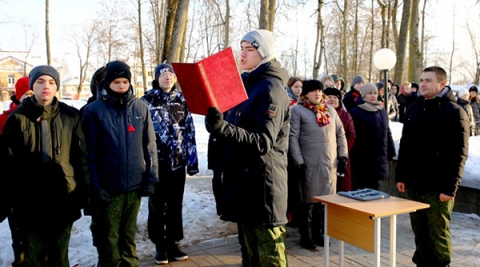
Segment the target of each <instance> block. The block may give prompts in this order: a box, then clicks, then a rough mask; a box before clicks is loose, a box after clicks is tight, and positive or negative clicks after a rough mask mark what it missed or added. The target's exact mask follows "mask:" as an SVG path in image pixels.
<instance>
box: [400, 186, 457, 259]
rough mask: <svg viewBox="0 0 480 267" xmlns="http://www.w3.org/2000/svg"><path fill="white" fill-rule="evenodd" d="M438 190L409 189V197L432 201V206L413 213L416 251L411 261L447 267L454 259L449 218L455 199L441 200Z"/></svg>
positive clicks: (411, 219)
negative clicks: (436, 191) (434, 191)
mask: <svg viewBox="0 0 480 267" xmlns="http://www.w3.org/2000/svg"><path fill="white" fill-rule="evenodd" d="M439 196H440V194H439V193H430V192H427V193H425V192H415V191H412V190H407V198H408V199H411V200H414V201H419V202H423V203H427V204H430V208H428V209H422V210H418V211H416V212H412V213H410V222H411V225H412V230H413V233H414V235H415V245H416V250H415V253H414V254H413V258H412V261H413V262H414V263H415V264H416V265H417V266H419V267H420V266H428V267H447V266H450V261H451V258H452V238H451V235H450V220H451V219H452V210H453V206H454V204H455V202H454V201H453V200H449V201H446V202H440V197H439Z"/></svg>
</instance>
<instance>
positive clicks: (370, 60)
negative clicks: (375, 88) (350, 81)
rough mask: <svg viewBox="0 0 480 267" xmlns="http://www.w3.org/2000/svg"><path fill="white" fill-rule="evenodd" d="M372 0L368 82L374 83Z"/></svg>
mask: <svg viewBox="0 0 480 267" xmlns="http://www.w3.org/2000/svg"><path fill="white" fill-rule="evenodd" d="M373 1H374V0H372V25H371V33H370V56H369V59H368V80H369V81H372V73H373V70H372V66H373V63H372V61H373V44H374V32H375V19H374V18H375V8H374V6H373Z"/></svg>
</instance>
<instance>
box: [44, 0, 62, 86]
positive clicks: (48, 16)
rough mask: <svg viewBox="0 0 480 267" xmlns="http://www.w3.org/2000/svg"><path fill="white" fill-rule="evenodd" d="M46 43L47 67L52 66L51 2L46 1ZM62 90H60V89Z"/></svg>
mask: <svg viewBox="0 0 480 267" xmlns="http://www.w3.org/2000/svg"><path fill="white" fill-rule="evenodd" d="M45 41H46V46H47V65H51V64H52V58H51V57H50V1H49V0H45ZM58 90H60V88H58Z"/></svg>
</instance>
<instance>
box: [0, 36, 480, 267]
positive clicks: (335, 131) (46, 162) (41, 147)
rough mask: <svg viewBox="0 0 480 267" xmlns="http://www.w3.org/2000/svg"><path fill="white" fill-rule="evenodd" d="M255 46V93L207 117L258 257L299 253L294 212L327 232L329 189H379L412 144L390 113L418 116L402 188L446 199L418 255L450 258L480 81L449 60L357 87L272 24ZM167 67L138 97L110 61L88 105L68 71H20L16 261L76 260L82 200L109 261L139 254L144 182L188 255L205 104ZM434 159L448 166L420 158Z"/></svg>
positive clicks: (310, 236) (153, 210) (420, 238)
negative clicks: (416, 76) (294, 70)
mask: <svg viewBox="0 0 480 267" xmlns="http://www.w3.org/2000/svg"><path fill="white" fill-rule="evenodd" d="M240 47H241V52H240V66H241V70H242V73H241V77H242V81H243V84H244V87H245V89H246V93H247V95H248V99H247V100H246V101H244V102H242V103H241V104H239V105H237V106H235V107H233V108H232V109H230V110H228V111H226V112H224V113H222V112H221V111H220V110H219V109H218V108H216V107H210V108H208V110H207V111H206V116H205V127H206V129H207V131H208V132H209V134H210V137H209V145H208V168H209V169H212V170H213V174H214V175H213V179H212V187H213V193H214V196H215V201H216V208H217V214H218V215H219V216H220V219H222V220H225V221H231V222H235V223H236V224H237V226H238V233H239V234H238V241H239V243H240V245H241V256H242V266H245V267H247V266H252V267H253V266H288V260H287V251H286V249H287V248H286V246H285V242H284V241H285V238H286V231H287V228H286V225H287V224H288V225H290V226H292V227H298V231H299V232H300V236H301V238H300V244H301V246H302V247H304V248H306V249H314V248H315V247H316V246H324V223H325V222H324V215H323V213H324V209H323V206H322V204H320V203H317V202H315V201H314V200H313V197H314V196H320V195H328V194H335V193H336V192H338V191H351V190H357V189H363V188H371V189H378V187H379V181H381V180H385V179H387V178H388V176H389V175H388V174H389V171H391V170H389V162H390V161H391V160H392V159H393V158H394V157H395V156H396V151H395V148H394V145H393V139H392V135H391V132H390V128H389V122H390V121H398V122H400V123H403V125H404V126H403V133H402V138H401V141H400V149H399V151H398V164H397V168H396V170H395V171H396V175H395V177H396V182H397V187H398V190H399V192H402V193H405V194H406V197H407V198H408V199H412V200H416V201H421V202H425V203H428V204H430V206H431V208H430V209H426V210H422V211H417V212H414V213H411V215H410V216H411V222H412V229H413V231H414V234H415V244H416V251H415V253H414V256H413V259H412V260H413V262H414V263H415V264H416V265H417V266H449V264H450V260H451V255H452V249H451V237H450V231H449V223H450V218H451V212H452V209H453V206H454V198H455V194H456V191H457V189H458V185H459V183H460V180H461V178H462V176H463V168H464V165H465V161H466V158H467V155H468V138H469V136H473V135H479V134H480V129H479V128H480V97H479V96H478V88H477V87H476V86H472V87H470V88H469V89H468V91H467V90H466V89H461V90H460V91H459V92H458V93H457V97H455V95H454V93H453V90H452V89H451V88H450V87H449V86H448V85H447V79H446V76H447V74H446V72H445V70H443V69H442V68H440V67H437V66H433V67H428V68H425V69H424V70H423V72H422V75H421V78H420V81H419V83H413V82H409V81H404V82H402V83H400V84H396V83H393V82H392V81H390V80H388V81H380V82H376V83H371V82H367V80H366V79H365V77H364V76H362V75H356V76H355V77H354V78H353V79H352V81H351V86H350V88H349V90H348V91H347V90H346V88H345V86H346V83H345V80H344V79H343V78H342V77H340V76H338V75H330V76H325V77H323V78H322V79H321V80H317V79H301V78H299V77H289V75H288V72H287V71H286V70H285V69H284V68H282V66H281V64H280V62H278V61H277V56H276V54H275V36H274V35H273V33H272V32H271V31H268V30H254V31H251V32H248V33H246V34H245V35H244V36H243V38H242V39H241V40H240ZM154 73H155V79H154V80H153V81H152V89H150V90H148V91H146V92H145V94H144V95H143V96H142V97H140V98H138V97H136V96H135V95H134V93H133V87H132V84H131V76H132V74H131V71H130V67H129V66H128V65H127V64H126V63H125V62H122V61H117V60H115V61H112V62H109V63H107V64H106V65H105V66H102V67H100V68H99V69H98V70H97V71H96V72H95V73H94V75H93V76H92V80H91V88H90V89H91V92H92V97H91V98H90V99H89V101H88V102H87V104H86V105H85V106H84V107H82V108H81V109H80V110H77V109H75V108H73V107H70V106H68V105H66V104H64V103H62V102H60V101H59V100H58V99H57V97H56V96H55V94H56V93H57V91H58V89H59V88H60V80H59V74H58V72H57V70H56V69H54V68H53V67H51V66H47V65H40V66H36V67H35V68H33V69H32V70H31V72H30V74H29V76H28V77H24V78H21V79H19V80H18V81H17V83H16V86H15V87H16V94H15V95H14V96H13V97H12V100H14V101H13V102H12V105H11V107H10V109H9V110H7V111H5V112H4V114H2V115H0V138H1V139H0V157H1V158H2V159H3V160H4V162H6V164H7V165H6V166H9V167H8V168H4V169H3V171H2V173H1V179H0V181H1V186H0V189H1V190H2V191H1V192H0V200H1V202H0V205H1V206H0V215H1V217H0V219H1V220H2V221H3V220H4V219H5V218H8V222H9V226H10V229H11V234H12V247H13V251H14V256H15V260H14V262H13V263H12V266H28V267H31V266H55V267H57V266H60V267H62V266H63V267H68V266H70V265H69V260H68V244H69V239H70V232H71V229H72V225H73V222H74V221H75V220H77V219H78V218H80V216H81V210H82V209H83V213H84V214H85V215H87V216H91V217H92V221H91V225H90V230H91V234H92V237H93V245H94V246H95V247H96V249H97V252H98V264H97V266H101V267H110V266H139V259H138V256H137V253H136V244H135V235H136V230H137V225H136V223H137V216H138V213H139V209H140V202H141V198H142V197H148V198H149V201H148V205H149V207H148V212H149V214H148V235H149V238H150V240H151V241H152V243H154V244H155V249H156V255H155V259H154V261H155V263H156V264H159V265H163V264H168V263H169V261H182V260H187V259H188V255H187V254H186V253H185V252H183V251H182V250H181V249H180V248H179V246H178V241H180V240H182V239H183V237H184V236H183V219H182V204H183V195H184V189H185V182H186V175H187V174H188V175H195V174H196V173H198V156H197V150H196V141H195V128H194V124H193V117H192V114H191V113H190V111H189V108H188V103H187V102H186V100H185V98H184V96H183V93H182V91H181V90H180V89H179V88H177V85H176V83H177V79H176V75H175V70H174V69H173V67H172V66H171V65H170V64H168V63H162V64H159V65H158V66H157V67H156V68H155V71H154ZM419 147H422V149H420V150H419V149H418V148H419ZM25 163H28V165H29V166H28V168H25ZM419 163H422V164H423V163H426V164H425V166H437V167H436V168H420V169H418V168H412V166H414V165H417V164H419ZM39 217H41V218H43V219H42V220H38V219H36V218H39Z"/></svg>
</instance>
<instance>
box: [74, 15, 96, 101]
mask: <svg viewBox="0 0 480 267" xmlns="http://www.w3.org/2000/svg"><path fill="white" fill-rule="evenodd" d="M101 23H102V22H101V21H96V20H94V21H92V22H90V23H88V22H85V24H84V25H81V26H79V27H77V28H78V29H76V30H74V31H71V36H70V38H69V39H70V42H71V43H73V45H74V46H75V48H76V53H77V57H78V64H79V70H80V72H79V78H78V80H79V82H78V86H77V95H78V96H80V94H81V93H82V89H83V83H84V82H85V78H86V77H87V70H88V67H89V63H90V56H91V54H92V48H93V44H94V43H95V42H96V37H95V28H96V27H97V26H98V24H101Z"/></svg>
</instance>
